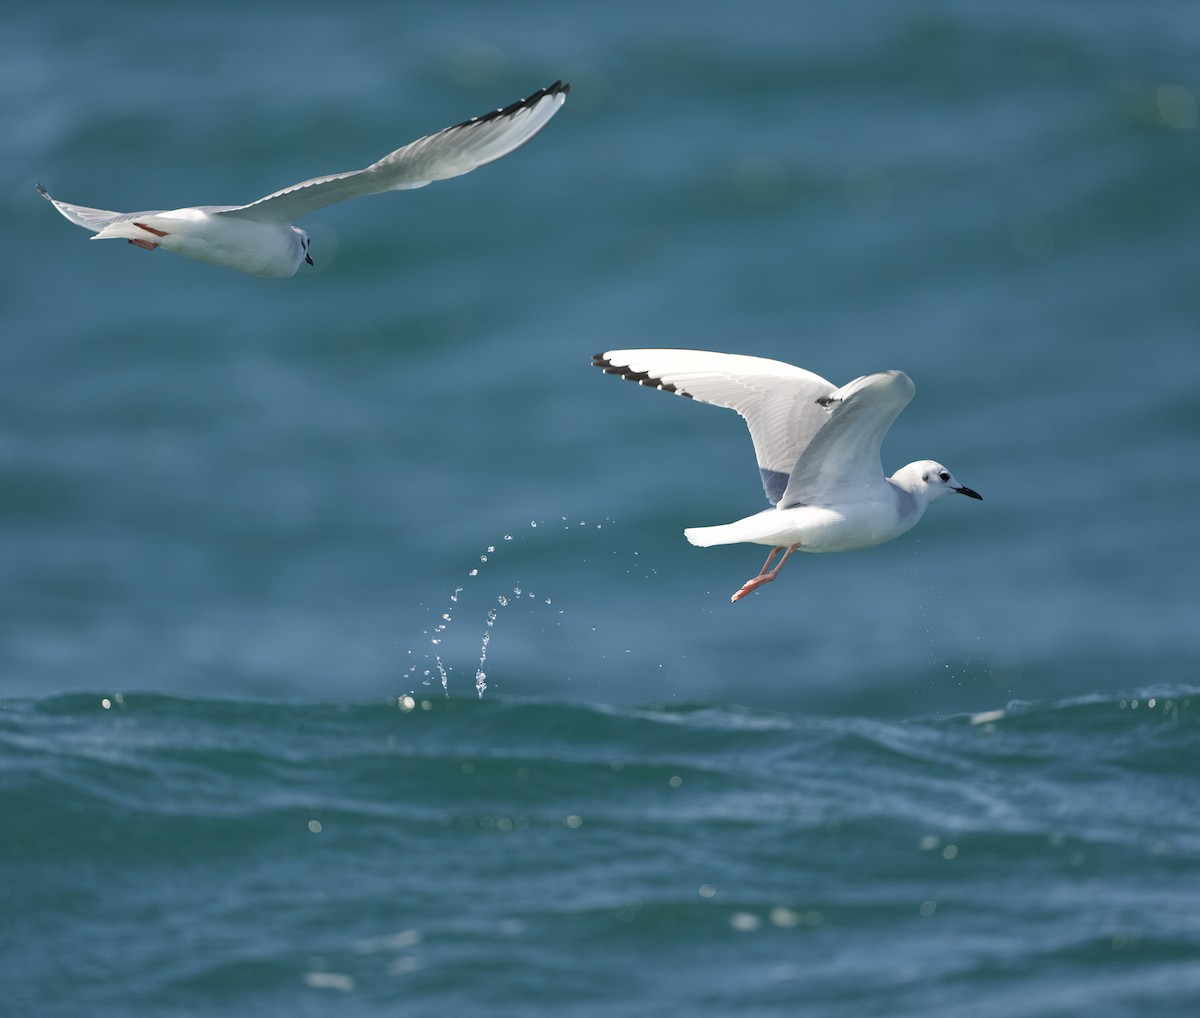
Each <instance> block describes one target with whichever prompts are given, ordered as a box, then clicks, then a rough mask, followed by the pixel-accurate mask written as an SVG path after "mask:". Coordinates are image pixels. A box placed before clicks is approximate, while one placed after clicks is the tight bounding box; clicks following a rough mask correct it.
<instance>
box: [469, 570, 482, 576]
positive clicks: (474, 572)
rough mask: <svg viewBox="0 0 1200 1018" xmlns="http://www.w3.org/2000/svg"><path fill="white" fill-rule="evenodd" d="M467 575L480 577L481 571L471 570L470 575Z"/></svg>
mask: <svg viewBox="0 0 1200 1018" xmlns="http://www.w3.org/2000/svg"><path fill="white" fill-rule="evenodd" d="M467 575H468V576H478V575H479V570H478V569H472V570H471V571H470V572H469V573H467Z"/></svg>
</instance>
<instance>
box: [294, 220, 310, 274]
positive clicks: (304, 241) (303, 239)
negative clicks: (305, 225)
mask: <svg viewBox="0 0 1200 1018" xmlns="http://www.w3.org/2000/svg"><path fill="white" fill-rule="evenodd" d="M292 232H293V233H295V234H296V238H297V239H298V240H299V241H300V253H301V254H303V255H304V258H303V260H304V261H305V262H307V263H308V264H309V265H311V264H312V263H313V260H312V255H310V254H309V253H308V244H309V240H308V234H307V233H305V232H304V231H303V230H302V229H300V227H298V226H293V227H292ZM300 261H301V259H299V258H297V259H296V265H297V267H298V266H299V265H300Z"/></svg>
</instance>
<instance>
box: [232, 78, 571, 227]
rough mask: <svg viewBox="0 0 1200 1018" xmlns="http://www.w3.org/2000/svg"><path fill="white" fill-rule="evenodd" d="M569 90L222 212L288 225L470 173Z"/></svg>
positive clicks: (517, 140)
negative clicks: (348, 203) (363, 199)
mask: <svg viewBox="0 0 1200 1018" xmlns="http://www.w3.org/2000/svg"><path fill="white" fill-rule="evenodd" d="M570 89H571V86H570V85H564V84H563V83H562V82H561V81H556V82H555V83H554V84H553V85H548V86H547V87H546V88H541V89H538V90H537V91H536V92H534V93H533V95H531V96H527V97H526V98H524V99H520V100H518V101H517V102H515V103H513V104H512V105H511V106H506V107H504V108H503V109H499V110H495V111H493V112H492V113H487V114H485V115H484V116H482V117H473V118H472V119H470V120H466V121H463V123H461V124H456V125H455V126H454V127H447V128H446V129H445V130H444V131H439V132H438V133H437V134H431V135H428V136H427V137H425V138H419V139H418V140H417V141H414V142H411V143H409V144H408V145H405V146H404V147H403V148H398V149H396V151H395V152H391V153H389V154H388V155H386V156H384V157H383V158H382V159H380V160H379V161H378V162H374V163H372V164H371V165H370V166H368V167H367V168H366V169H364V170H351V171H349V172H347V173H333V174H330V175H329V176H325V177H314V178H313V179H312V180H305V181H302V182H301V183H299V184H293V185H292V186H291V187H285V188H284V189H283V190H282V191H276V192H275V193H274V194H269V195H267V196H266V197H265V198H260V199H259V200H258V201H256V202H251V203H250V204H249V205H239V206H235V207H233V208H229V209H224V210H222V211H220V212H219V213H218V214H219V215H227V216H237V217H240V218H244V219H256V220H259V221H261V222H266V223H285V224H286V223H292V222H294V221H295V220H297V219H299V218H300V217H301V216H304V215H307V214H308V213H309V212H312V211H314V210H315V209H320V208H324V207H325V206H326V205H333V204H334V203H336V202H339V201H345V200H346V199H347V198H357V197H359V196H360V195H364V194H379V193H380V192H382V191H398V190H404V189H408V188H414V187H424V186H425V185H426V184H429V183H431V182H432V181H435V180H445V179H447V178H449V177H457V176H460V175H461V174H464V173H470V172H471V170H473V169H475V168H476V167H477V166H483V165H484V164H485V163H490V162H492V161H493V160H495V159H499V158H500V157H501V156H506V155H508V153H509V152H511V151H513V149H516V148H520V147H521V146H522V145H524V144H525V142H527V141H529V139H530V138H532V137H533V136H534V135H535V134H537V133H538V131H540V130H541V129H542V128H543V127H545V126H546V124H548V123H549V122H550V118H551V117H553V116H554V114H555V113H557V112H558V111H559V110H560V109H561V108H562V104H563V103H564V102H566V99H567V93H568V92H569V91H570Z"/></svg>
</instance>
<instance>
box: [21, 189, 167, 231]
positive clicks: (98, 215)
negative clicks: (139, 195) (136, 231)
mask: <svg viewBox="0 0 1200 1018" xmlns="http://www.w3.org/2000/svg"><path fill="white" fill-rule="evenodd" d="M37 189H38V194H40V195H41V196H42V197H43V198H45V199H46V201H48V202H50V204H52V205H53V206H54V207H55V208H56V209H58V211H59V212H61V213H62V214H63V216H64V217H65V218H66V219H69V220H70V221H71V222H72V223H74V224H75V225H76V226H82V227H83V228H84V229H85V230H91V231H92V233H99V232H100V231H101V230H103V229H104V228H105V227H106V226H112V224H113V223H123V222H126V221H127V220H130V219H138V218H140V217H141V216H156V215H158V212H109V211H108V210H107V209H90V208H88V207H87V206H86V205H72V204H71V203H70V202H65V201H59V200H58V199H57V198H51V197H50V192H49V191H47V190H46V189H45V188H44V187H42V185H41V184H38V186H37Z"/></svg>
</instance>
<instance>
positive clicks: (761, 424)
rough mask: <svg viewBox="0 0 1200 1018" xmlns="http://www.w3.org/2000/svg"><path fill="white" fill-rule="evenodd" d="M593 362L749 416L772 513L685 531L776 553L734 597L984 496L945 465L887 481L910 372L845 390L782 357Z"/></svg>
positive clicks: (622, 353) (927, 465)
mask: <svg viewBox="0 0 1200 1018" xmlns="http://www.w3.org/2000/svg"><path fill="white" fill-rule="evenodd" d="M593 364H595V365H596V366H597V367H600V368H603V369H604V371H605V372H607V373H609V374H617V375H621V376H622V377H624V378H627V379H629V380H630V381H635V382H639V383H640V384H642V385H645V386H650V387H653V388H658V389H663V390H665V391H667V392H673V393H676V394H678V395H680V396H687V397H689V398H692V399H696V400H699V401H700V402H703V403H712V404H714V405H716V406H723V407H729V408H731V409H733V410H736V411H737V412H738V413H739V414H740V415H741V416H742V417H743V418H744V419H745V421H746V423H747V425H748V426H749V428H750V436H751V438H752V439H753V442H754V449H755V454H756V456H757V459H758V466H759V473H760V475H761V478H762V482H763V491H764V492H765V494H766V496H767V500H768V501H769V502H770V503H771V508H769V509H764V510H763V511H762V512H758V513H755V514H754V515H752V516H747V517H745V518H744V519H740V520H736V521H735V522H733V523H726V524H722V525H720V526H714V527H690V528H688V529H687V530H685V531H684V532H683V533H684V536H685V537H686V538H687V539H688V541H690V542H691V543H692V544H694V545H698V546H700V547H710V546H712V545H717V544H739V543H748V544H762V545H767V546H768V547H770V548H771V552H770V554H769V555H768V556H767V561H766V563H765V564H764V565H763V568H762V570H761V571H760V572H759V573H758V575H757V576H755V577H753V578H752V579H750V580H748V581H747V582H746V583H745V584H743V585H742V587H741V588H740V589H739V590H738V591H737V592H736V593H735V594H734V595H733V598H732V600H734V601H738V600H740V599H741V598H743V597H745V596H746V594H748V593H750V591H752V590H754V589H756V588H757V587H759V586H761V585H762V584H764V583H769V582H770V581H771V580H773V579H774V578H775V576H776V575H777V574H778V572H779V569H780V567H781V566H782V565H783V563H784V562H785V561H787V559H788V557H789V556H790V555H791V554H792V553H793V552H796V551H806V552H834V551H850V550H852V549H855V548H866V547H870V546H871V545H875V544H883V543H884V542H886V541H890V540H892V539H893V538H896V537H899V536H900V535H901V534H903V533H905V532H906V531H908V530H911V529H912V528H913V527H914V526H915V525H916V523H917V521H918V520H920V518H921V517H922V515H924V513H925V510H926V509H927V508H928V507H929V506H930V505H932V504H933V503H934V502H936V501H938V500H939V499H941V498H943V497H945V496H946V495H949V494H952V493H958V494H961V495H967V496H969V497H971V498H976V499H978V498H981V496H980V495H979V494H978V493H977V492H975V491H972V490H971V489H970V488H967V487H965V486H964V485H961V484H959V483H958V481H957V480H955V478H954V475H953V474H951V473H950V471H949V470H947V469H946V468H945V467H944V466H942V465H941V464H940V463H937V462H936V461H934V460H917V461H916V462H914V463H909V464H908V465H907V466H904V467H901V468H900V469H899V470H897V471H896V472H895V473H894V474H892V476H891V477H885V476H884V474H883V467H882V465H881V462H880V446H881V444H882V442H883V436H884V434H885V433H886V432H887V430H888V428H889V427H891V425H892V422H893V421H894V420H895V419H896V417H897V416H898V415H899V414H900V411H901V410H903V409H904V407H905V406H907V405H908V403H909V401H910V400H911V399H912V397H913V394H914V393H915V392H916V388H915V386H914V385H913V383H912V380H911V379H910V378H909V377H908V375H906V374H905V373H904V372H903V371H880V372H876V373H874V374H870V375H863V376H861V377H859V378H856V379H854V381H852V382H849V383H847V384H846V385H843V386H840V387H839V386H835V385H834V384H833V383H832V382H828V381H826V380H825V379H824V378H822V377H821V376H820V375H816V374H813V373H812V372H811V371H806V370H804V369H803V368H798V367H795V366H794V365H791V364H786V363H784V362H782V361H775V360H768V359H766V358H762V357H747V356H742V355H738V354H724V353H715V352H712V351H707V350H610V351H608V352H607V353H602V354H597V355H596V356H595V357H594V358H593ZM780 552H782V553H783V557H782V558H781V559H780V560H779V562H778V564H776V566H775V567H774V569H771V568H770V566H771V562H772V561H773V560H774V558H775V556H776V555H778V554H779V553H780Z"/></svg>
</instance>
